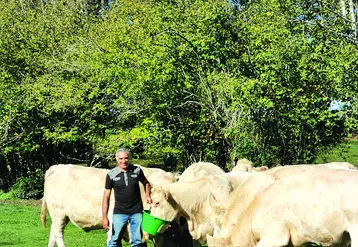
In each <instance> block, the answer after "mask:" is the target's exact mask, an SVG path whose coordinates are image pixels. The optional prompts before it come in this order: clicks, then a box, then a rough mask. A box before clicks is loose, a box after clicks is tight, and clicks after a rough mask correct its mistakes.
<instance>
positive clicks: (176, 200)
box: [151, 171, 232, 243]
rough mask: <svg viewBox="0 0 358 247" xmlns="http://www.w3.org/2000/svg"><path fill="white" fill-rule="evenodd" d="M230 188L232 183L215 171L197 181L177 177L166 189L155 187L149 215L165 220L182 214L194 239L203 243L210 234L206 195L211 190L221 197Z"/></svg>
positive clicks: (228, 191) (170, 219) (227, 193)
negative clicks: (215, 173)
mask: <svg viewBox="0 0 358 247" xmlns="http://www.w3.org/2000/svg"><path fill="white" fill-rule="evenodd" d="M200 173H202V171H201V172H200ZM204 173H205V172H204ZM231 191H232V186H231V184H230V183H229V182H228V180H227V179H225V178H223V177H222V176H218V175H214V174H206V175H205V176H204V177H200V178H198V179H197V180H193V179H191V178H190V180H189V181H180V179H179V181H178V182H177V183H173V184H169V185H168V186H166V188H162V187H160V186H154V187H153V188H152V201H153V203H152V205H153V207H152V209H151V214H152V215H154V216H156V217H158V218H161V219H165V220H168V221H172V220H174V219H176V218H179V217H184V218H185V219H186V220H187V222H188V227H189V232H190V234H191V236H192V237H193V239H195V240H198V241H199V242H200V243H205V242H206V234H211V233H212V231H213V228H212V227H211V224H210V217H209V215H207V214H206V207H208V204H207V202H208V200H207V197H208V194H209V193H210V192H211V193H213V194H214V195H215V196H216V197H217V198H219V199H222V200H224V198H226V197H228V196H229V194H230V192H231Z"/></svg>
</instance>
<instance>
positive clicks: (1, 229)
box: [0, 200, 152, 247]
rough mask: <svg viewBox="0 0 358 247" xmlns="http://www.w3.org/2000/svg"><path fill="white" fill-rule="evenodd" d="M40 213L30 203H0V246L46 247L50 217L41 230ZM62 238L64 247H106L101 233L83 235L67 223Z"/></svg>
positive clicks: (125, 245)
mask: <svg viewBox="0 0 358 247" xmlns="http://www.w3.org/2000/svg"><path fill="white" fill-rule="evenodd" d="M27 204H30V205H27ZM32 204H34V203H32ZM37 204H38V203H37ZM40 211H41V209H40V206H38V205H31V202H30V201H27V202H26V201H17V202H15V203H14V202H13V201H12V202H11V203H10V202H8V201H4V200H0V246H2V247H40V246H47V243H48V236H49V233H50V225H51V221H50V217H49V216H47V226H46V228H43V227H42V224H41V220H40ZM64 238H65V244H66V246H68V247H72V246H73V247H101V246H102V247H105V246H106V232H105V231H104V230H95V231H90V232H88V233H86V232H84V231H83V230H81V229H80V228H78V227H75V226H74V225H72V224H71V223H69V224H68V225H67V226H66V228H65V234H64ZM151 244H152V243H148V247H150V246H152V245H151ZM123 246H124V247H129V246H130V245H129V244H126V243H124V244H123Z"/></svg>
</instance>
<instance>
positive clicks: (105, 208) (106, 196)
mask: <svg viewBox="0 0 358 247" xmlns="http://www.w3.org/2000/svg"><path fill="white" fill-rule="evenodd" d="M110 196H111V190H110V189H104V193H103V200H102V225H103V228H104V229H106V230H107V231H108V230H109V220H108V216H107V214H108V208H109V198H110Z"/></svg>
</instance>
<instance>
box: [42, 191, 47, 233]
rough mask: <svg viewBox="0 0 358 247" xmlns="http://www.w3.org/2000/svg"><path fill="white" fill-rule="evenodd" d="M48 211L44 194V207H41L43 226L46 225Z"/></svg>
mask: <svg viewBox="0 0 358 247" xmlns="http://www.w3.org/2000/svg"><path fill="white" fill-rule="evenodd" d="M46 213H47V204H46V199H45V195H44V196H43V198H42V208H41V222H42V226H43V227H46Z"/></svg>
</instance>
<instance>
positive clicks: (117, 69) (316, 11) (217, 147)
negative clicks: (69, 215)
mask: <svg viewBox="0 0 358 247" xmlns="http://www.w3.org/2000/svg"><path fill="white" fill-rule="evenodd" d="M339 4H340V3H339V2H337V3H334V4H333V3H332V2H329V1H320V2H317V1H295V0H292V1H286V2H284V3H283V2H281V1H277V0H260V1H240V2H228V1H223V0H208V1H198V0H190V1H189V2H188V1H182V0H173V1H158V0H149V1H136V0H134V1H127V0H124V1H116V2H115V3H113V4H110V5H109V6H108V4H107V2H106V1H86V0H83V1H70V0H56V1H55V0H54V1H14V0H10V1H6V2H4V1H3V2H1V3H0V30H1V31H0V32H1V33H0V171H1V177H0V178H1V179H2V181H1V183H0V184H1V185H2V186H7V185H11V184H12V183H14V182H15V181H16V179H17V178H19V177H21V176H24V175H26V174H34V173H33V172H34V171H37V170H36V169H41V170H42V171H44V170H46V169H47V168H48V167H49V166H50V165H52V164H57V163H86V164H87V165H91V166H99V167H107V166H108V161H111V160H112V159H113V155H114V152H115V151H116V149H118V147H120V146H126V147H129V148H132V149H133V150H134V153H135V155H136V156H135V158H152V159H155V160H157V161H158V162H159V163H161V164H162V166H163V168H166V169H183V168H185V167H186V166H188V165H189V164H190V163H191V162H193V161H199V160H205V161H212V162H214V163H217V164H219V165H220V166H222V167H223V168H226V167H229V166H230V164H231V162H232V161H233V160H235V159H238V158H243V157H245V158H248V159H250V160H252V161H254V162H255V163H256V164H257V165H273V164H294V163H306V162H311V161H313V160H314V158H315V156H316V155H317V154H318V153H319V152H321V151H322V150H326V149H329V148H330V147H332V146H334V145H336V144H337V143H340V142H342V141H343V138H344V137H345V136H346V135H347V134H348V133H352V132H356V130H357V125H358V123H357V119H358V118H357V115H358V111H357V109H358V105H357V88H358V85H357V83H358V80H357V77H358V76H357V73H358V72H357V71H358V70H357V64H358V63H357V58H358V56H357V43H356V37H355V36H354V35H355V34H354V30H353V29H352V25H348V23H349V22H347V21H346V19H344V18H348V16H347V17H344V18H343V17H342V16H340V15H338V14H337V13H336V12H337V11H336V10H337V9H338V10H340V8H341V7H342V5H339ZM347 6H348V5H347ZM343 34H344V35H343ZM333 101H339V102H342V103H343V105H344V108H342V109H338V110H332V108H331V107H330V105H331V103H332V102H333Z"/></svg>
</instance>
